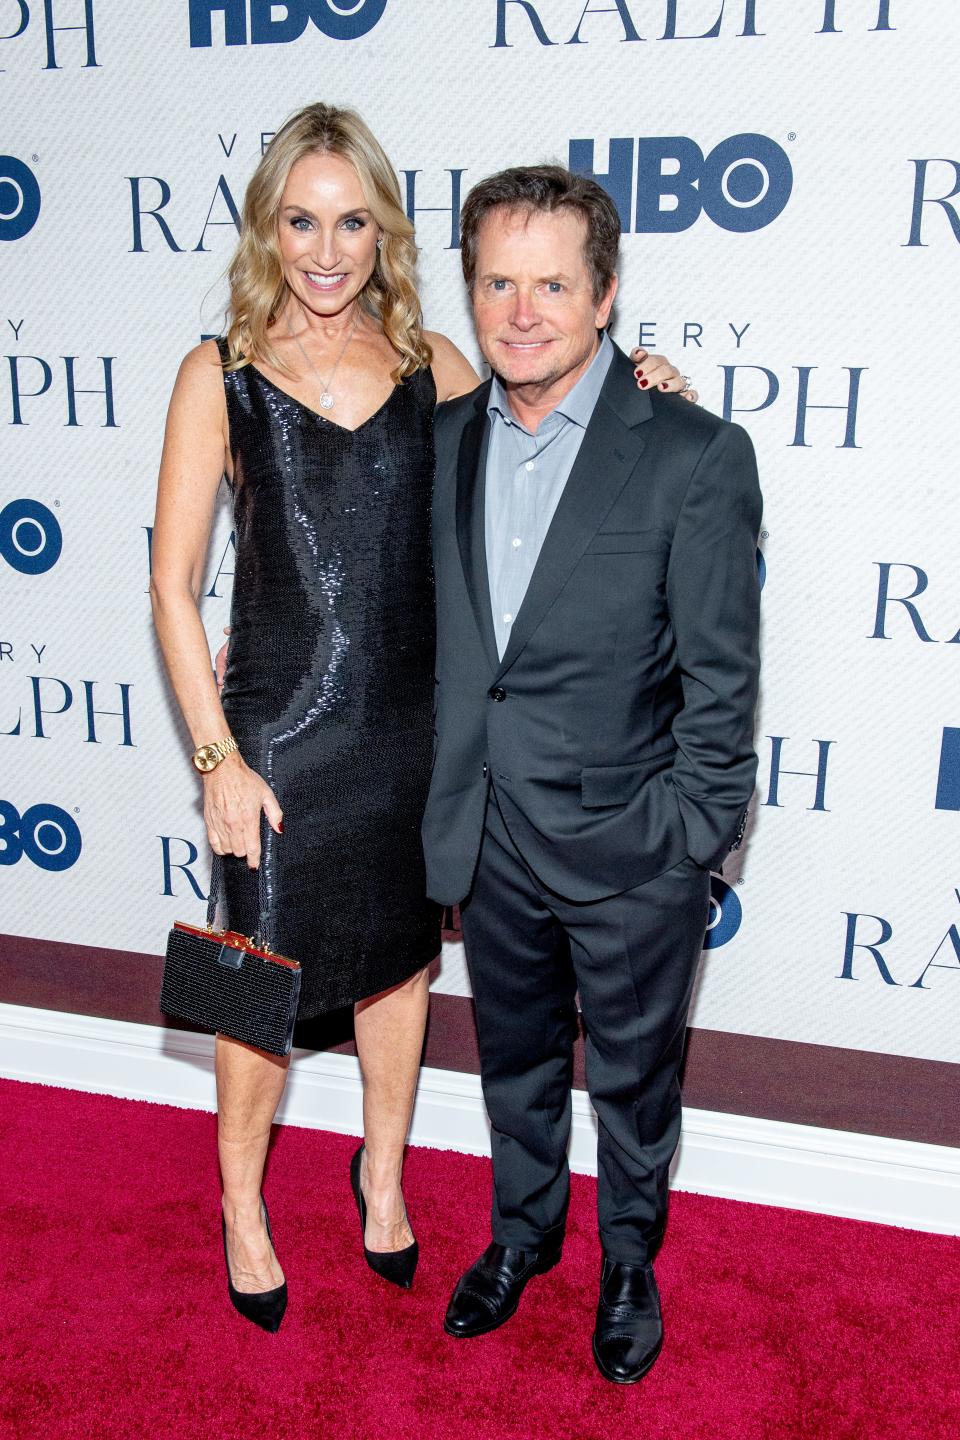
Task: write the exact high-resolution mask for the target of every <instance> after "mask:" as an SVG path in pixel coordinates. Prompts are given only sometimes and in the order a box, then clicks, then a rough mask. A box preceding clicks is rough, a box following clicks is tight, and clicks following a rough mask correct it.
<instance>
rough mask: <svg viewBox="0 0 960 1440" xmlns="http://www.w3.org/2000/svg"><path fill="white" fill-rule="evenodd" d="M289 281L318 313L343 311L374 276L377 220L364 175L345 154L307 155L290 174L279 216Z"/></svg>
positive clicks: (305, 303) (280, 236) (285, 268)
mask: <svg viewBox="0 0 960 1440" xmlns="http://www.w3.org/2000/svg"><path fill="white" fill-rule="evenodd" d="M277 224H278V234H279V239H280V255H281V259H282V262H283V273H284V278H285V279H286V282H287V284H288V285H289V287H290V289H291V290H292V291H293V294H294V295H295V296H296V298H297V299H298V300H299V301H300V302H301V303H302V304H303V305H305V306H306V307H307V309H308V310H312V311H313V312H314V314H316V315H320V316H322V315H337V314H339V313H340V311H342V310H344V309H345V308H346V307H347V306H348V305H350V304H351V302H352V301H354V300H355V299H356V298H357V296H358V295H359V294H360V292H361V291H362V290H363V288H364V286H365V285H366V283H367V281H368V280H369V279H370V276H371V275H372V274H373V269H374V265H375V264H376V259H377V235H378V233H379V231H378V229H377V225H376V222H375V221H374V218H373V216H372V215H371V213H370V210H369V209H368V207H367V201H366V197H365V196H364V193H363V189H362V187H361V185H360V177H359V176H358V174H357V172H356V170H354V168H353V166H352V165H351V164H349V162H348V161H346V160H343V159H341V158H340V156H339V155H305V156H304V157H303V158H302V159H301V160H298V161H297V163H296V164H295V165H294V166H293V167H292V168H291V170H290V174H289V175H288V176H287V183H286V185H285V186H284V189H283V194H282V195H281V197H280V209H279V212H278V215H277Z"/></svg>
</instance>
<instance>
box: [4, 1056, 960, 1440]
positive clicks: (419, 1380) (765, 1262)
mask: <svg viewBox="0 0 960 1440" xmlns="http://www.w3.org/2000/svg"><path fill="white" fill-rule="evenodd" d="M0 1113H2V1127H0V1147H2V1148H0V1156H2V1165H3V1193H2V1208H0V1266H2V1277H3V1287H2V1293H0V1310H2V1313H0V1434H2V1435H3V1437H4V1440H6V1437H8V1436H10V1437H16V1440H34V1437H38V1440H39V1437H43V1440H79V1437H84V1440H87V1437H89V1440H113V1437H130V1440H143V1437H147V1440H154V1437H163V1440H167V1437H169V1440H179V1437H184V1440H200V1437H211V1440H221V1437H222V1440H234V1437H236V1440H240V1437H244V1440H246V1437H263V1440H301V1437H303V1440H306V1437H310V1440H315V1437H322V1440H326V1437H357V1440H394V1437H411V1440H481V1437H482V1440H600V1437H606V1436H611V1437H616V1440H627V1437H630V1440H633V1437H643V1440H668V1437H669V1440H708V1437H709V1440H714V1437H723V1440H781V1437H783V1440H791V1437H800V1436H803V1437H808V1436H818V1437H824V1440H847V1437H849V1440H879V1437H896V1440H908V1437H917V1440H920V1437H923V1440H938V1437H941V1436H942V1437H949V1440H956V1437H957V1436H958V1435H960V1363H958V1361H960V1283H958V1282H960V1243H958V1242H957V1241H954V1240H951V1239H947V1238H943V1237H940V1236H934V1235H921V1234H915V1233H912V1232H910V1231H906V1230H894V1229H888V1228H886V1227H883V1226H877V1225H864V1224H857V1223H855V1222H853V1221H845V1220H832V1219H826V1218H823V1217H820V1216H814V1215H804V1214H800V1213H798V1212H794V1211H788V1210H775V1209H770V1208H766V1207H762V1206H752V1205H742V1204H735V1203H733V1202H730V1201H723V1200H712V1199H706V1198H702V1197H698V1196H693V1195H677V1196H675V1198H674V1203H673V1207H672V1211H671V1225H670V1230H669V1235H668V1239H667V1243H666V1245H665V1246H664V1249H663V1252H662V1254H661V1257H660V1260H659V1261H658V1266H657V1269H658V1275H659V1278H660V1287H661V1290H662V1293H663V1304H664V1316H665V1322H666V1327H667V1341H666V1345H665V1348H664V1352H663V1355H662V1357H661V1359H660V1361H659V1362H658V1364H657V1365H656V1367H655V1369H654V1370H653V1371H652V1372H651V1374H650V1376H649V1377H648V1378H647V1379H646V1380H644V1381H643V1382H642V1383H641V1384H640V1385H638V1386H633V1387H628V1388H624V1389H620V1388H616V1387H614V1386H612V1385H609V1384H607V1383H606V1382H605V1381H603V1380H602V1379H601V1378H600V1376H599V1375H597V1373H596V1372H595V1370H594V1368H593V1362H592V1360H591V1358H590V1332H591V1328H592V1318H593V1317H592V1309H593V1304H594V1297H595V1285H596V1281H597V1273H598V1263H599V1262H598V1256H599V1250H598V1244H597V1239H596V1231H595V1221H594V1200H595V1184H594V1182H593V1181H591V1180H588V1179H584V1178H578V1177H574V1187H573V1203H572V1208H571V1223H570V1228H569V1234H568V1239H567V1245H566V1250H565V1253H564V1259H563V1264H562V1265H561V1266H560V1267H558V1268H557V1269H556V1270H554V1271H553V1272H552V1274H550V1275H548V1276H544V1277H543V1278H541V1279H538V1280H535V1281H534V1282H533V1283H532V1284H531V1286H530V1288H529V1289H528V1291H527V1293H526V1295H525V1297H524V1300H523V1302H522V1304H521V1308H520V1311H519V1313H518V1314H517V1316H516V1317H515V1319H514V1320H513V1321H511V1323H510V1324H509V1325H508V1326H506V1327H505V1328H504V1329H503V1330H501V1331H499V1332H498V1333H496V1334H494V1335H490V1336H487V1337H485V1338H483V1339H480V1340H475V1341H472V1342H466V1341H460V1342H458V1341H454V1340H450V1339H447V1337H446V1336H445V1335H444V1334H443V1333H442V1331H441V1329H440V1320H441V1317H442V1314H443V1309H444V1306H445V1304H446V1301H447V1297H448V1293H449V1290H450V1288H451V1286H452V1284H453V1282H454V1280H455V1279H456V1277H457V1275H458V1273H459V1271H460V1269H461V1268H462V1267H463V1266H464V1265H465V1264H467V1263H468V1262H469V1261H470V1260H472V1259H473V1258H474V1257H475V1254H476V1253H478V1252H479V1250H480V1249H481V1248H482V1247H483V1244H484V1243H485V1240H486V1235H487V1230H486V1217H487V1203H488V1187H489V1167H488V1165H487V1163H486V1162H485V1161H480V1160H476V1159H471V1158H468V1157H465V1156H461V1155H453V1154H449V1153H439V1152H435V1151H428V1150H413V1151H411V1153H410V1156H409V1159H408V1162H407V1195H408V1202H409V1207H410V1212H411V1216H412V1218H413V1221H414V1225H415V1228H416V1231H417V1234H418V1237H419V1240H420V1245H421V1262H420V1269H419V1271H418V1274H417V1279H416V1283H415V1286H414V1289H413V1291H411V1292H410V1293H408V1294H404V1293H402V1292H400V1291H394V1290H391V1289H389V1288H388V1287H387V1286H385V1285H384V1284H383V1283H382V1282H380V1281H378V1280H377V1279H376V1278H375V1277H374V1276H373V1275H371V1274H370V1273H369V1271H368V1270H367V1269H366V1267H365V1266H364V1264H363V1260H362V1256H361V1253H360V1244H359V1241H360V1235H359V1225H358V1222H357V1219H356V1215H355V1212H354V1211H353V1209H352V1202H351V1198H350V1195H349V1191H348V1186H347V1164H348V1160H349V1156H350V1154H351V1152H352V1149H353V1147H354V1145H355V1143H356V1142H355V1141H352V1140H350V1139H349V1138H346V1137H344V1136H338V1135H329V1134H324V1133H321V1132H319V1131H314V1130H297V1129H292V1128H289V1127H286V1128H284V1129H281V1130H280V1131H279V1132H278V1135H277V1141H276V1145H275V1147H274V1150H273V1153H272V1156H271V1161H270V1166H269V1172H268V1178H267V1184H266V1193H267V1196H268V1199H269V1204H270V1215H271V1220H272V1222H273V1229H274V1235H275V1237H276V1240H277V1248H278V1252H279V1254H280V1257H281V1259H282V1261H283V1263H284V1266H285V1268H286V1272H287V1277H288V1281H289V1286H290V1307H289V1309H288V1311H287V1317H286V1319H285V1321H284V1324H283V1328H282V1329H281V1331H280V1333H279V1334H278V1335H276V1336H270V1335H265V1334H263V1333H262V1332H260V1331H257V1330H256V1329H255V1328H254V1327H253V1326H251V1325H249V1324H247V1323H246V1322H244V1321H242V1320H241V1319H240V1318H239V1316H237V1315H235V1314H234V1312H233V1311H232V1309H231V1308H230V1306H229V1304H228V1301H227V1297H226V1285H225V1282H224V1276H223V1260H222V1255H221V1251H220V1236H219V1224H218V1218H217V1217H218V1210H217V1178H216V1169H215V1161H214V1119H213V1117H212V1116H210V1115H205V1114H198V1113H196V1112H193V1111H186V1110H174V1109H170V1108H167V1107H166V1106H155V1105H145V1104H138V1103H133V1102H130V1101H124V1100H112V1099H106V1098H102V1097H99V1096H93V1095H80V1094H76V1093H74V1092H72V1091H67V1090H57V1089H52V1088H48V1087H43V1086H31V1085H18V1084H15V1083H13V1082H8V1081H5V1082H0Z"/></svg>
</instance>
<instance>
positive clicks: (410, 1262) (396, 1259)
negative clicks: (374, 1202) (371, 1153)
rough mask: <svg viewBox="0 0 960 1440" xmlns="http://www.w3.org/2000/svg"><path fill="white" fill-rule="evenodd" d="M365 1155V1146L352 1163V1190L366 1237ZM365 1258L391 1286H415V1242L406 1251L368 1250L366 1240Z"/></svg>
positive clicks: (364, 1245) (361, 1229)
mask: <svg viewBox="0 0 960 1440" xmlns="http://www.w3.org/2000/svg"><path fill="white" fill-rule="evenodd" d="M362 1155H363V1146H362V1145H361V1146H360V1149H359V1150H358V1151H357V1153H356V1154H355V1155H354V1157H353V1159H352V1160H351V1161H350V1188H351V1189H352V1191H353V1198H354V1200H356V1202H357V1210H358V1212H359V1214H360V1233H361V1235H363V1236H364V1237H365V1236H366V1231H367V1202H366V1201H365V1200H364V1198H363V1191H362V1190H361V1189H360V1159H361V1156H362ZM363 1258H364V1259H365V1260H366V1262H367V1264H368V1265H369V1266H370V1269H371V1270H373V1271H374V1273H375V1274H377V1275H379V1276H380V1277H381V1279H383V1280H389V1281H390V1284H391V1285H399V1286H400V1289H401V1290H409V1289H410V1286H411V1285H412V1284H413V1276H414V1272H415V1271H416V1268H417V1260H418V1259H419V1258H420V1247H419V1245H418V1244H417V1242H416V1240H414V1242H413V1244H412V1245H408V1246H407V1248H406V1249H405V1250H368V1249H367V1244H366V1239H364V1244H363Z"/></svg>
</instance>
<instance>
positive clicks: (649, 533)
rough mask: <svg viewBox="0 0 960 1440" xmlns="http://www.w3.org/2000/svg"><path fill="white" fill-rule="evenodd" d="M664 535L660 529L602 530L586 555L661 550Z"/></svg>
mask: <svg viewBox="0 0 960 1440" xmlns="http://www.w3.org/2000/svg"><path fill="white" fill-rule="evenodd" d="M663 543H664V536H663V535H662V534H661V533H660V531H659V530H616V531H614V530H601V531H599V533H598V534H596V535H594V537H593V539H592V540H591V541H590V544H589V545H588V546H587V548H586V550H585V551H584V554H585V555H635V554H637V553H638V552H639V551H642V550H660V549H662V548H663Z"/></svg>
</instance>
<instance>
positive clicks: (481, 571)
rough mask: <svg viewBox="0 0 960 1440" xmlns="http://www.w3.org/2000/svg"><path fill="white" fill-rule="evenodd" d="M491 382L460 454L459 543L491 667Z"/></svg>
mask: <svg viewBox="0 0 960 1440" xmlns="http://www.w3.org/2000/svg"><path fill="white" fill-rule="evenodd" d="M489 396H490V385H489V383H488V384H486V385H484V386H483V387H482V389H481V391H480V394H479V395H478V397H477V399H476V401H475V407H476V408H475V411H474V414H473V415H472V416H471V418H470V419H469V420H468V421H467V424H466V425H465V426H464V428H463V434H462V435H461V437H460V450H459V453H458V457H457V544H458V546H459V548H460V563H461V565H462V566H463V573H464V577H465V578H466V582H467V591H468V593H469V595H470V602H471V604H472V605H473V611H474V614H475V615H476V618H477V626H478V628H479V630H480V636H481V638H482V640H483V645H484V649H485V650H486V652H487V658H488V659H489V661H490V665H491V669H493V668H495V667H496V666H497V665H498V664H499V660H498V656H497V638H496V635H495V633H494V629H493V615H492V612H491V610H490V581H489V578H488V574H487V545H486V524H485V514H484V503H485V497H486V468H487V446H488V442H489V432H490V426H489V422H488V419H487V401H488V399H489Z"/></svg>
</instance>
